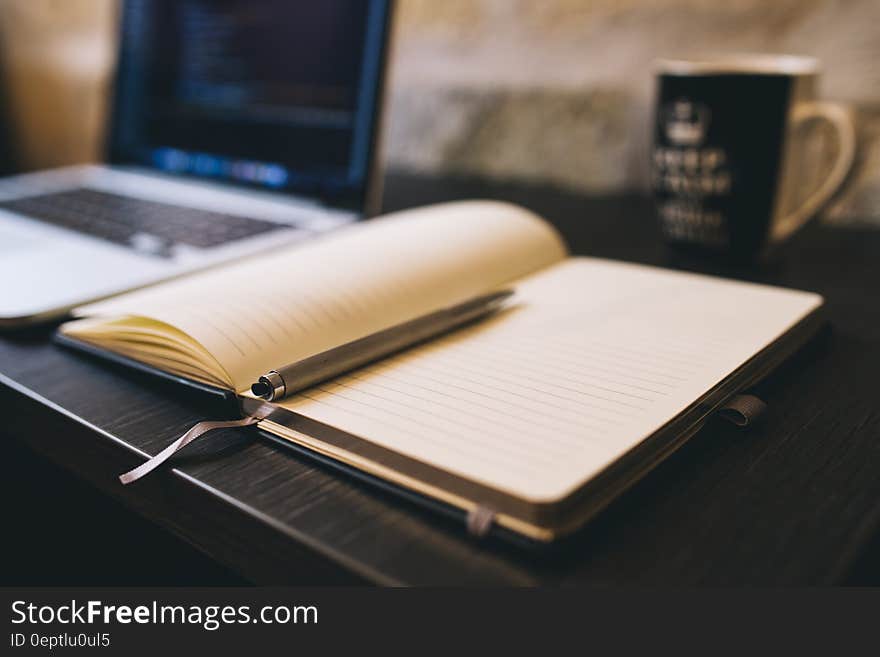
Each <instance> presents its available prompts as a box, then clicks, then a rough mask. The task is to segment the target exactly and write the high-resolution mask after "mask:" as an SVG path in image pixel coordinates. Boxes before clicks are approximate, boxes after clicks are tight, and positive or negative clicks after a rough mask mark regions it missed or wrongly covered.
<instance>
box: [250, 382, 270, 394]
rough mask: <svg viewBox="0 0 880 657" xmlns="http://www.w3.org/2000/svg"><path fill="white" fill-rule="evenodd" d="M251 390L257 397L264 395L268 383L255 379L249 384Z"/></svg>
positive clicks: (267, 392) (268, 389) (266, 392)
mask: <svg viewBox="0 0 880 657" xmlns="http://www.w3.org/2000/svg"><path fill="white" fill-rule="evenodd" d="M251 392H252V393H253V394H254V395H255V396H257V397H265V396H266V395H268V394H269V392H270V388H269V384H268V383H266V382H265V381H257V382H256V383H255V384H253V385H252V386H251Z"/></svg>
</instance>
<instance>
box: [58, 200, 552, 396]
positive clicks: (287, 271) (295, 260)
mask: <svg viewBox="0 0 880 657" xmlns="http://www.w3.org/2000/svg"><path fill="white" fill-rule="evenodd" d="M564 256H565V247H564V245H563V243H562V242H561V240H560V238H559V237H558V235H557V234H556V233H555V231H554V230H553V229H552V228H551V227H550V226H549V225H548V224H546V223H545V222H543V221H542V220H540V219H539V218H538V217H536V216H535V215H533V214H532V213H530V212H528V211H527V210H525V209H522V208H518V207H516V206H513V205H509V204H505V203H497V202H491V201H470V202H460V203H449V204H444V205H438V206H432V207H428V208H420V209H417V210H410V211H406V212H399V213H396V214H394V215H389V216H387V217H385V218H382V219H377V220H374V221H369V222H365V223H363V224H359V225H357V226H354V227H351V228H347V229H342V230H340V231H337V232H335V233H332V234H330V235H328V236H325V237H323V238H320V239H316V240H313V241H312V242H309V243H306V244H302V245H297V246H294V247H287V248H285V249H283V250H280V251H278V252H275V253H273V254H270V255H266V256H262V257H256V258H251V259H249V260H247V261H244V262H241V263H238V264H234V265H229V266H224V267H223V268H220V269H217V270H212V271H209V272H204V273H201V274H196V275H193V276H190V277H187V278H184V279H181V280H178V281H171V282H168V283H165V284H162V285H160V286H157V287H154V288H148V289H146V290H142V291H138V292H133V293H129V294H127V295H124V296H122V297H118V298H116V299H112V300H110V301H106V302H101V303H97V304H91V305H89V306H85V307H83V308H80V309H77V311H76V314H77V315H79V316H91V317H94V316H108V317H109V316H118V315H135V316H145V317H149V318H152V319H155V320H159V321H161V322H165V323H167V324H170V325H171V326H174V327H176V328H177V329H179V330H181V331H183V332H184V333H186V334H187V335H189V336H191V337H192V338H194V339H195V340H196V341H197V342H199V343H200V344H201V345H202V346H203V347H204V348H205V349H207V351H208V352H210V354H211V355H213V356H214V358H216V359H217V361H218V362H219V363H220V365H221V366H222V368H223V369H224V370H225V371H226V373H227V374H228V375H229V378H230V382H231V383H232V385H233V387H234V388H235V389H236V390H244V389H247V388H248V387H249V386H250V384H251V383H252V382H253V381H254V380H255V379H256V378H257V377H258V376H260V375H261V374H264V373H265V372H266V371H267V370H270V369H274V368H278V367H281V366H283V365H286V364H288V363H291V362H294V361H297V360H299V359H301V358H305V357H307V356H311V355H313V354H315V353H319V352H321V351H323V350H325V349H329V348H331V347H334V346H337V345H339V344H342V343H345V342H348V341H350V340H354V339H356V338H358V337H361V336H363V335H367V334H370V333H372V332H374V331H378V330H381V329H383V328H386V327H388V326H391V325H394V324H397V323H400V322H403V321H406V320H407V319H411V318H414V317H417V316H419V315H422V314H425V313H427V312H430V311H432V310H436V309H438V308H440V307H444V306H447V305H450V304H453V303H457V302H459V301H462V300H464V299H466V298H469V297H471V296H475V295H477V294H481V293H485V292H488V291H491V290H493V289H496V288H497V287H498V286H500V285H501V284H503V283H505V282H507V281H510V280H511V279H515V278H518V277H521V276H523V275H525V274H527V273H529V272H533V271H536V270H538V269H541V268H543V267H545V266H547V265H549V264H551V263H554V262H557V261H559V260H561V259H562V258H563V257H564Z"/></svg>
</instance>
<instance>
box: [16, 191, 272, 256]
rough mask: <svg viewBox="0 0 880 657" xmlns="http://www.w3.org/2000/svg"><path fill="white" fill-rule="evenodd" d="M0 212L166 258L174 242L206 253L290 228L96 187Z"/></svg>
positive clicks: (24, 202) (34, 198)
mask: <svg viewBox="0 0 880 657" xmlns="http://www.w3.org/2000/svg"><path fill="white" fill-rule="evenodd" d="M0 209H4V210H9V211H11V212H16V213H18V214H21V215H24V216H26V217H30V218H33V219H38V220H40V221H44V222H46V223H50V224H53V225H55V226H61V227H63V228H69V229H71V230H75V231H77V232H80V233H86V234H88V235H92V236H94V237H99V238H101V239H105V240H108V241H110V242H114V243H116V244H122V245H125V246H128V247H131V248H133V249H135V250H138V251H145V252H148V253H151V254H154V255H162V256H169V255H170V247H171V246H172V245H174V244H186V245H189V246H194V247H198V248H203V249H206V248H210V247H214V246H219V245H221V244H226V243H228V242H234V241H235V240H240V239H242V238H245V237H252V236H254V235H259V234H260V233H267V232H269V231H273V230H279V229H282V228H286V227H287V226H284V225H282V224H276V223H272V222H269V221H262V220H260V219H251V218H248V217H241V216H237V215H231V214H225V213H222V212H211V211H210V210H199V209H196V208H188V207H183V206H179V205H172V204H170V203H161V202H157V201H146V200H143V199H139V198H133V197H131V196H120V195H118V194H111V193H108V192H102V191H98V190H95V189H72V190H68V191H64V192H55V193H51V194H42V195H39V196H28V197H25V198H17V199H12V200H8V201H0Z"/></svg>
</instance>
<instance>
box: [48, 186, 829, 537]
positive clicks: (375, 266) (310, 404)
mask: <svg viewBox="0 0 880 657" xmlns="http://www.w3.org/2000/svg"><path fill="white" fill-rule="evenodd" d="M501 287H512V288H513V289H514V290H515V295H514V296H513V298H512V299H511V301H510V302H509V303H508V306H507V307H506V308H505V309H503V310H502V311H500V312H498V313H497V314H495V315H493V316H492V317H491V318H489V319H487V320H485V321H481V322H478V323H475V324H472V325H469V326H467V327H465V328H462V329H460V330H457V331H455V332H452V333H450V334H447V335H445V336H444V337H441V338H439V339H436V340H434V341H431V342H429V343H427V344H424V345H421V346H418V347H415V348H412V349H410V350H407V351H405V352H401V353H399V354H397V355H394V356H391V357H389V358H387V359H384V360H382V361H380V362H377V363H375V364H372V365H369V366H366V367H363V368H361V369H359V370H356V371H353V372H350V373H348V374H346V375H343V376H341V377H340V378H338V379H335V380H332V381H329V382H326V383H323V384H320V385H318V386H316V387H314V388H311V389H308V390H305V391H302V392H301V393H298V394H296V395H294V396H292V397H289V398H287V399H284V400H282V401H281V402H280V403H276V404H272V405H269V404H267V403H266V402H263V401H261V400H255V399H253V398H252V397H251V396H250V393H249V392H248V390H249V387H250V384H251V383H253V382H254V381H255V380H256V379H257V377H259V376H260V375H261V374H264V373H265V372H266V371H268V370H271V369H274V368H278V367H279V366H282V365H285V364H288V363H291V362H294V361H297V360H299V359H302V358H305V357H308V356H310V355H313V354H316V353H319V352H321V351H324V350H326V349H328V348H331V347H333V346H336V345H339V344H342V343H345V342H348V341H350V340H353V339H356V338H358V337H361V336H364V335H368V334H370V333H373V332H375V331H377V330H380V329H383V328H386V327H388V326H391V325H394V324H397V323H400V322H402V321H405V320H407V319H411V318H414V317H418V316H420V315H423V314H425V313H427V312H430V311H432V310H436V309H437V308H441V307H445V306H449V305H452V304H454V303H457V302H460V301H462V300H464V299H467V298H469V297H473V296H475V295H477V294H481V293H485V292H489V291H492V290H496V289H499V288H501ZM821 305H822V299H821V297H819V296H818V295H815V294H811V293H806V292H799V291H792V290H786V289H780V288H773V287H767V286H761V285H754V284H748V283H741V282H734V281H729V280H722V279H717V278H711V277H707V276H701V275H696V274H689V273H680V272H674V271H668V270H663V269H657V268H652V267H645V266H640V265H633V264H624V263H620V262H612V261H607V260H600V259H595V258H580V257H568V255H567V252H566V248H565V245H564V244H563V242H562V240H561V239H560V237H559V236H558V235H557V233H556V232H555V231H554V230H553V229H552V228H551V227H550V226H549V225H548V224H547V223H545V222H544V221H543V220H541V219H540V218H539V217H537V216H535V215H534V214H532V213H530V212H528V211H526V210H524V209H522V208H519V207H516V206H512V205H508V204H503V203H497V202H489V201H471V202H461V203H453V204H445V205H439V206H432V207H428V208H422V209H417V210H411V211H407V212H401V213H397V214H395V215H390V216H388V217H385V218H382V219H378V220H374V221H370V222H367V223H364V224H361V225H359V226H356V227H353V228H349V229H345V230H343V231H340V232H337V233H334V234H331V235H329V236H326V237H323V238H320V239H318V240H315V241H313V242H309V243H307V244H305V245H300V246H294V247H288V248H284V249H281V250H279V251H277V252H275V253H273V254H271V255H269V256H263V257H258V258H253V259H250V260H247V261H244V262H239V263H237V264H234V265H231V266H225V267H223V268H222V269H217V270H213V271H208V272H204V273H200V274H196V275H193V276H190V277H188V278H185V279H180V280H177V281H171V282H168V283H164V284H162V285H159V286H157V287H153V288H149V289H145V290H141V291H137V292H133V293H129V294H126V295H124V296H121V297H117V298H115V299H112V300H109V301H105V302H100V303H96V304H91V305H88V306H85V307H82V308H79V309H77V310H76V311H75V314H76V315H77V316H79V317H81V318H82V319H78V320H75V321H73V322H69V323H67V324H65V325H63V326H62V327H61V329H60V332H61V334H62V335H63V336H64V339H65V341H66V342H68V343H70V342H76V343H79V344H86V345H90V346H91V348H92V349H93V350H94V349H95V348H98V349H100V350H104V351H108V352H112V353H115V354H118V355H121V356H124V357H127V358H129V359H132V360H134V361H138V362H141V363H145V364H147V365H150V366H152V367H155V368H157V369H159V370H161V371H163V372H166V373H169V374H173V375H176V376H180V377H184V378H187V379H192V380H195V381H198V382H201V383H203V384H208V385H211V386H216V387H219V388H223V389H227V390H231V391H235V392H236V393H238V394H239V395H240V397H241V399H242V400H243V405H244V408H245V410H246V411H249V412H260V413H261V414H262V415H263V416H265V415H268V417H267V419H265V420H263V421H261V422H260V427H261V428H262V429H264V430H265V431H268V432H270V433H272V434H274V435H275V436H279V437H282V438H284V439H286V440H289V441H292V442H294V443H296V444H297V445H299V446H300V447H305V448H307V449H308V450H310V451H312V452H314V453H317V454H320V455H322V456H323V457H325V458H329V459H332V460H333V461H335V462H339V463H342V464H345V465H347V466H349V467H350V468H354V469H356V470H358V471H361V472H365V473H368V474H369V475H372V476H373V477H375V478H377V479H379V480H382V481H384V482H390V483H391V484H393V485H394V486H396V487H399V488H401V489H405V490H407V491H412V492H415V493H417V494H418V495H421V496H423V497H425V498H429V499H431V500H434V501H437V502H440V503H442V504H443V505H446V506H448V507H450V508H455V509H461V510H463V511H465V512H473V511H474V510H475V509H479V510H481V511H484V512H489V513H490V514H491V520H492V522H493V523H494V525H495V526H497V527H500V528H503V529H504V530H506V531H509V532H514V533H516V534H518V535H521V536H525V537H528V538H530V539H533V540H537V541H550V540H553V539H555V538H557V537H559V536H561V535H564V534H566V533H568V532H570V531H572V530H574V529H575V528H577V527H578V526H580V525H581V524H583V522H585V521H586V520H587V519H588V518H589V517H590V516H592V515H593V514H595V513H596V512H597V511H598V510H599V509H601V508H602V507H603V506H605V505H606V504H607V503H608V502H609V501H610V500H611V499H612V498H613V497H614V496H615V495H617V494H618V493H619V492H620V491H622V490H623V489H625V488H626V487H628V486H629V485H631V484H632V483H633V482H634V481H635V480H636V479H638V477H639V476H641V475H642V474H644V473H645V472H647V471H648V470H649V469H650V468H651V467H653V466H654V465H656V463H658V462H659V461H660V460H661V459H662V458H663V457H664V456H665V455H667V454H668V453H669V452H671V451H672V450H673V449H675V448H676V447H677V446H679V445H680V444H681V443H682V442H683V441H684V440H686V439H687V438H688V437H689V436H690V435H691V434H693V433H694V432H695V431H696V430H697V428H699V426H700V424H701V423H702V421H703V420H705V418H706V417H707V416H708V414H709V413H711V412H712V411H713V410H715V409H717V408H718V407H719V406H720V405H721V404H722V403H724V402H725V401H726V400H727V399H729V398H730V397H731V396H732V395H733V394H734V393H736V392H738V391H740V390H743V389H744V388H746V387H747V386H749V385H751V384H752V383H754V382H755V381H757V380H758V379H760V378H761V377H763V376H764V375H766V374H767V373H768V372H769V371H770V370H771V369H772V368H773V367H774V366H776V365H777V364H778V363H779V362H780V361H781V360H782V359H784V358H785V357H787V356H788V355H790V354H791V353H792V352H793V351H794V350H795V349H797V348H798V347H799V346H800V345H801V344H802V343H803V342H805V341H806V340H807V339H808V338H809V337H810V335H811V334H812V333H813V332H815V330H816V329H817V328H818V326H819V323H820V320H819V313H818V312H817V311H818V310H819V309H820V307H821ZM486 510H488V511H486ZM472 515H473V514H472Z"/></svg>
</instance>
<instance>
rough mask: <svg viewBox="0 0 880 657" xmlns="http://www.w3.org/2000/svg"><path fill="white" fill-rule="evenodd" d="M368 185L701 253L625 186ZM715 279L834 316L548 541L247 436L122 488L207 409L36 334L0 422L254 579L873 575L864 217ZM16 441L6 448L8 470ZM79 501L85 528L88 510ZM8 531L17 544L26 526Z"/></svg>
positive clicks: (572, 232)
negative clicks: (740, 399)
mask: <svg viewBox="0 0 880 657" xmlns="http://www.w3.org/2000/svg"><path fill="white" fill-rule="evenodd" d="M386 190H387V191H386V202H385V206H386V209H388V210H392V209H398V208H403V207H409V206H414V205H421V204H424V203H428V202H433V201H441V200H449V199H455V198H469V197H493V198H502V199H507V200H511V201H513V202H516V203H520V204H522V205H524V206H527V207H529V208H531V209H533V210H535V211H536V212H538V213H539V214H541V215H542V216H544V217H546V218H547V219H549V220H551V221H552V222H553V223H554V224H556V225H557V226H558V227H559V228H560V230H561V231H562V233H563V234H564V235H565V237H566V238H567V239H568V241H569V244H570V245H571V247H572V250H573V251H574V252H576V253H581V254H587V255H595V256H602V257H609V258H618V259H623V260H630V261H635V262H644V263H650V264H659V265H665V266H677V267H686V268H691V269H695V268H696V269H699V268H700V266H699V265H695V264H694V263H682V262H680V261H676V260H673V259H672V256H671V255H670V254H669V253H668V252H667V251H666V250H665V249H664V247H662V245H661V244H660V240H659V234H658V230H657V228H656V226H655V224H654V221H653V218H652V214H651V207H650V203H648V202H647V201H646V200H645V199H643V198H638V197H632V198H611V199H595V198H593V199H587V198H583V197H579V196H576V195H573V194H568V193H564V192H560V191H555V190H551V189H544V188H540V187H525V186H515V185H499V184H487V183H481V182H475V181H462V180H448V179H444V180H434V179H422V178H414V177H408V176H403V175H392V176H390V177H389V179H388V182H387V186H386ZM715 273H721V274H725V275H729V276H735V277H738V278H743V279H749V280H758V281H765V282H770V283H775V284H780V285H787V286H791V287H798V288H803V289H809V290H814V291H817V292H820V293H821V294H823V295H825V296H826V298H827V302H828V310H829V315H830V318H831V331H830V332H829V334H827V335H825V336H824V337H823V338H821V339H818V340H816V341H814V343H813V344H811V345H810V346H809V347H808V348H807V349H806V350H805V351H804V352H803V353H802V354H800V355H799V356H798V357H797V358H796V359H795V360H794V361H793V362H791V363H790V364H788V365H787V366H786V367H784V368H783V369H782V370H781V371H779V372H778V373H777V374H775V375H774V376H773V377H771V379H770V380H768V381H767V382H766V383H765V384H763V385H762V386H761V388H760V391H759V392H760V393H761V395H762V396H763V397H764V398H765V400H766V401H767V402H768V403H769V405H770V409H769V412H768V415H767V417H766V420H765V421H764V422H763V423H761V424H760V425H758V426H756V427H754V428H753V429H751V430H749V431H741V430H737V429H735V428H734V427H732V426H728V425H726V424H723V423H721V422H711V423H710V424H708V425H707V426H706V427H705V428H704V429H703V430H702V431H701V432H700V434H699V435H698V436H697V437H696V438H695V439H694V440H692V441H691V442H690V443H689V444H688V445H687V446H685V447H684V448H683V449H682V450H680V451H679V452H678V453H676V454H675V455H673V456H672V458H670V459H669V460H668V461H667V462H666V463H664V464H663V465H662V466H661V467H660V468H659V469H657V470H656V471H655V472H653V473H652V474H651V475H649V476H648V477H647V478H646V479H644V480H643V481H642V482H640V483H639V484H638V485H637V486H635V487H634V488H633V489H632V490H631V491H629V492H628V493H627V494H626V495H624V496H623V497H622V498H621V499H620V500H618V501H617V502H615V503H614V504H613V505H612V506H611V507H610V508H609V509H608V510H607V511H605V512H604V513H603V514H602V515H601V516H600V517H599V518H598V519H596V520H595V521H594V522H593V523H592V524H590V525H589V526H588V527H587V528H586V529H585V530H584V531H582V532H580V533H579V534H578V535H577V536H576V537H575V539H574V540H572V541H571V542H570V544H569V545H567V546H566V547H565V549H563V550H560V551H555V552H551V553H548V554H543V555H542V554H538V555H535V554H528V553H524V552H521V551H517V550H516V549H513V548H508V547H505V546H499V545H497V544H486V543H480V542H477V541H475V540H472V539H469V538H467V537H466V536H465V535H464V534H463V532H462V531H461V529H460V527H458V526H453V525H451V524H450V523H449V522H448V521H445V520H442V519H440V518H438V517H435V516H433V515H431V514H430V513H428V512H424V511H421V510H419V509H417V508H415V507H413V506H411V505H409V504H408V503H405V502H401V501H400V500H398V499H395V498H393V497H391V496H389V495H386V494H384V493H381V492H378V491H376V490H373V489H371V488H369V487H368V486H366V485H364V484H359V483H357V482H355V481H353V480H352V479H350V478H347V477H345V476H341V475H339V474H335V473H333V472H332V471H330V470H328V469H325V468H323V467H321V466H318V465H315V464H314V463H312V462H310V461H309V460H308V459H306V458H302V457H299V456H296V455H293V454H291V453H290V452H288V451H287V450H284V449H282V448H280V447H276V446H275V445H273V444H270V443H269V442H268V441H266V440H263V439H260V438H258V437H256V434H255V432H254V431H252V430H229V431H226V432H225V433H224V434H223V435H222V436H218V437H216V438H214V439H212V440H209V441H205V442H204V443H203V444H201V445H199V444H196V445H193V446H192V448H191V449H190V451H188V452H187V453H186V454H185V455H181V456H180V458H177V459H176V460H175V461H174V462H173V463H174V466H175V467H174V468H165V469H164V470H162V471H160V472H157V473H155V474H154V475H151V476H150V477H148V478H147V479H145V480H144V481H142V482H139V483H138V484H136V485H132V486H129V487H122V486H121V485H119V483H118V482H117V480H116V475H118V474H119V473H120V472H122V471H123V470H126V469H128V468H130V467H132V466H133V465H135V464H136V463H138V462H140V461H142V460H143V459H144V456H145V455H147V454H154V453H156V452H158V451H159V450H160V449H161V448H162V447H164V446H165V445H167V444H168V443H169V442H170V441H171V440H173V439H174V438H176V437H177V436H179V435H180V434H181V433H182V432H183V431H184V430H185V429H187V428H188V427H189V426H190V425H192V424H193V423H194V422H196V421H198V420H200V419H203V416H204V414H205V413H206V412H207V410H206V408H205V407H204V406H203V405H202V401H201V400H199V399H195V398H187V397H181V396H180V394H179V391H178V390H176V389H175V388H173V387H168V386H167V385H164V384H159V383H157V382H155V381H153V380H151V379H150V378H149V377H147V376H144V375H138V374H134V373H131V372H127V371H125V370H122V369H119V368H114V367H110V366H107V365H105V364H102V363H99V362H97V361H95V360H91V359H89V358H88V357H84V356H80V355H77V354H74V353H71V352H68V351H65V350H63V349H61V348H59V347H57V346H54V345H52V344H51V343H50V342H49V337H50V335H51V328H49V329H46V328H44V329H40V330H31V331H27V332H22V333H17V334H12V335H9V334H6V335H3V336H0V412H2V415H0V418H2V420H0V422H2V423H3V424H2V425H0V426H2V429H0V433H5V434H6V438H5V439H15V440H16V441H21V442H22V443H24V444H26V445H27V446H28V447H30V448H32V449H33V450H34V451H36V452H38V453H39V454H40V455H42V457H41V458H47V459H48V460H50V461H53V462H54V463H55V464H57V465H59V466H61V467H62V468H63V469H64V470H65V471H69V472H72V473H74V474H75V475H76V476H77V477H78V478H81V479H83V480H85V481H86V482H88V484H89V485H90V486H94V487H96V488H97V489H98V490H99V491H101V496H103V497H108V498H113V499H115V500H118V501H120V502H121V503H122V504H123V505H124V508H125V509H126V511H125V513H127V514H140V515H141V516H143V517H146V518H147V519H149V520H150V521H151V522H153V523H156V524H157V525H159V526H161V527H163V528H165V529H167V530H170V531H171V532H173V533H174V534H175V535H176V536H178V537H181V538H183V539H184V540H185V541H186V542H187V543H190V544H192V545H194V546H196V547H197V548H198V549H199V550H201V551H202V552H204V553H205V554H207V555H209V557H210V558H211V559H212V560H213V561H214V562H216V563H218V564H220V565H221V566H222V567H224V568H229V569H230V570H231V571H233V572H234V573H237V574H238V575H240V576H241V577H242V578H244V580H247V581H252V582H257V583H263V584H272V583H274V584H284V583H344V582H353V581H367V582H375V583H381V584H415V585H418V584H443V585H447V584H515V585H530V584H566V585H571V584H588V585H648V586H653V585H678V586H685V585H703V584H707V585H740V584H749V585H752V584H773V585H776V584H795V585H815V584H829V583H875V584H876V583H878V581H880V580H878V562H880V395H878V386H877V373H878V372H880V231H877V230H872V229H845V228H831V227H825V226H818V225H815V226H812V227H810V228H808V229H806V230H805V231H803V232H802V233H801V234H800V235H799V236H797V237H796V239H795V241H794V242H792V243H791V244H790V245H789V246H788V248H787V249H786V250H785V252H784V253H783V254H782V256H781V258H780V259H779V260H778V261H776V262H775V263H773V264H770V265H765V266H762V267H759V268H752V269H723V268H722V269H716V270H715ZM3 284H11V282H9V281H5V282H4V283H3ZM583 293H584V294H589V290H584V291H583ZM17 453H18V452H15V451H14V450H13V451H11V452H7V454H12V461H11V462H10V461H8V460H7V463H9V465H10V466H11V467H12V468H16V467H18V464H17V463H16V461H15V458H16V454H17ZM21 467H25V466H24V465H21ZM53 467H54V466H53ZM20 476H21V477H22V478H26V477H28V476H29V475H27V474H24V475H20ZM34 476H44V475H42V474H41V473H40V472H38V473H36V474H35V475H34ZM36 485H37V486H39V482H37V483H36ZM4 503H5V504H7V505H11V504H16V505H18V504H19V503H21V504H23V505H25V506H24V507H23V508H27V507H26V505H27V501H26V500H12V501H9V500H7V501H6V502H4ZM83 506H85V508H82V509H81V510H80V513H81V514H82V516H81V517H82V519H83V520H84V521H85V520H90V521H92V522H100V520H101V519H100V518H89V514H90V513H91V512H92V510H91V506H90V505H88V504H86V505H83ZM111 529H112V528H111ZM17 540H19V541H24V545H25V546H26V545H27V541H28V537H27V536H21V537H18V539H17ZM59 542H60V545H61V546H62V547H63V542H64V539H63V537H59ZM96 549H100V546H96ZM146 558H149V555H137V557H136V560H143V559H146ZM131 567H132V568H137V567H138V563H132V565H131Z"/></svg>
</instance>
